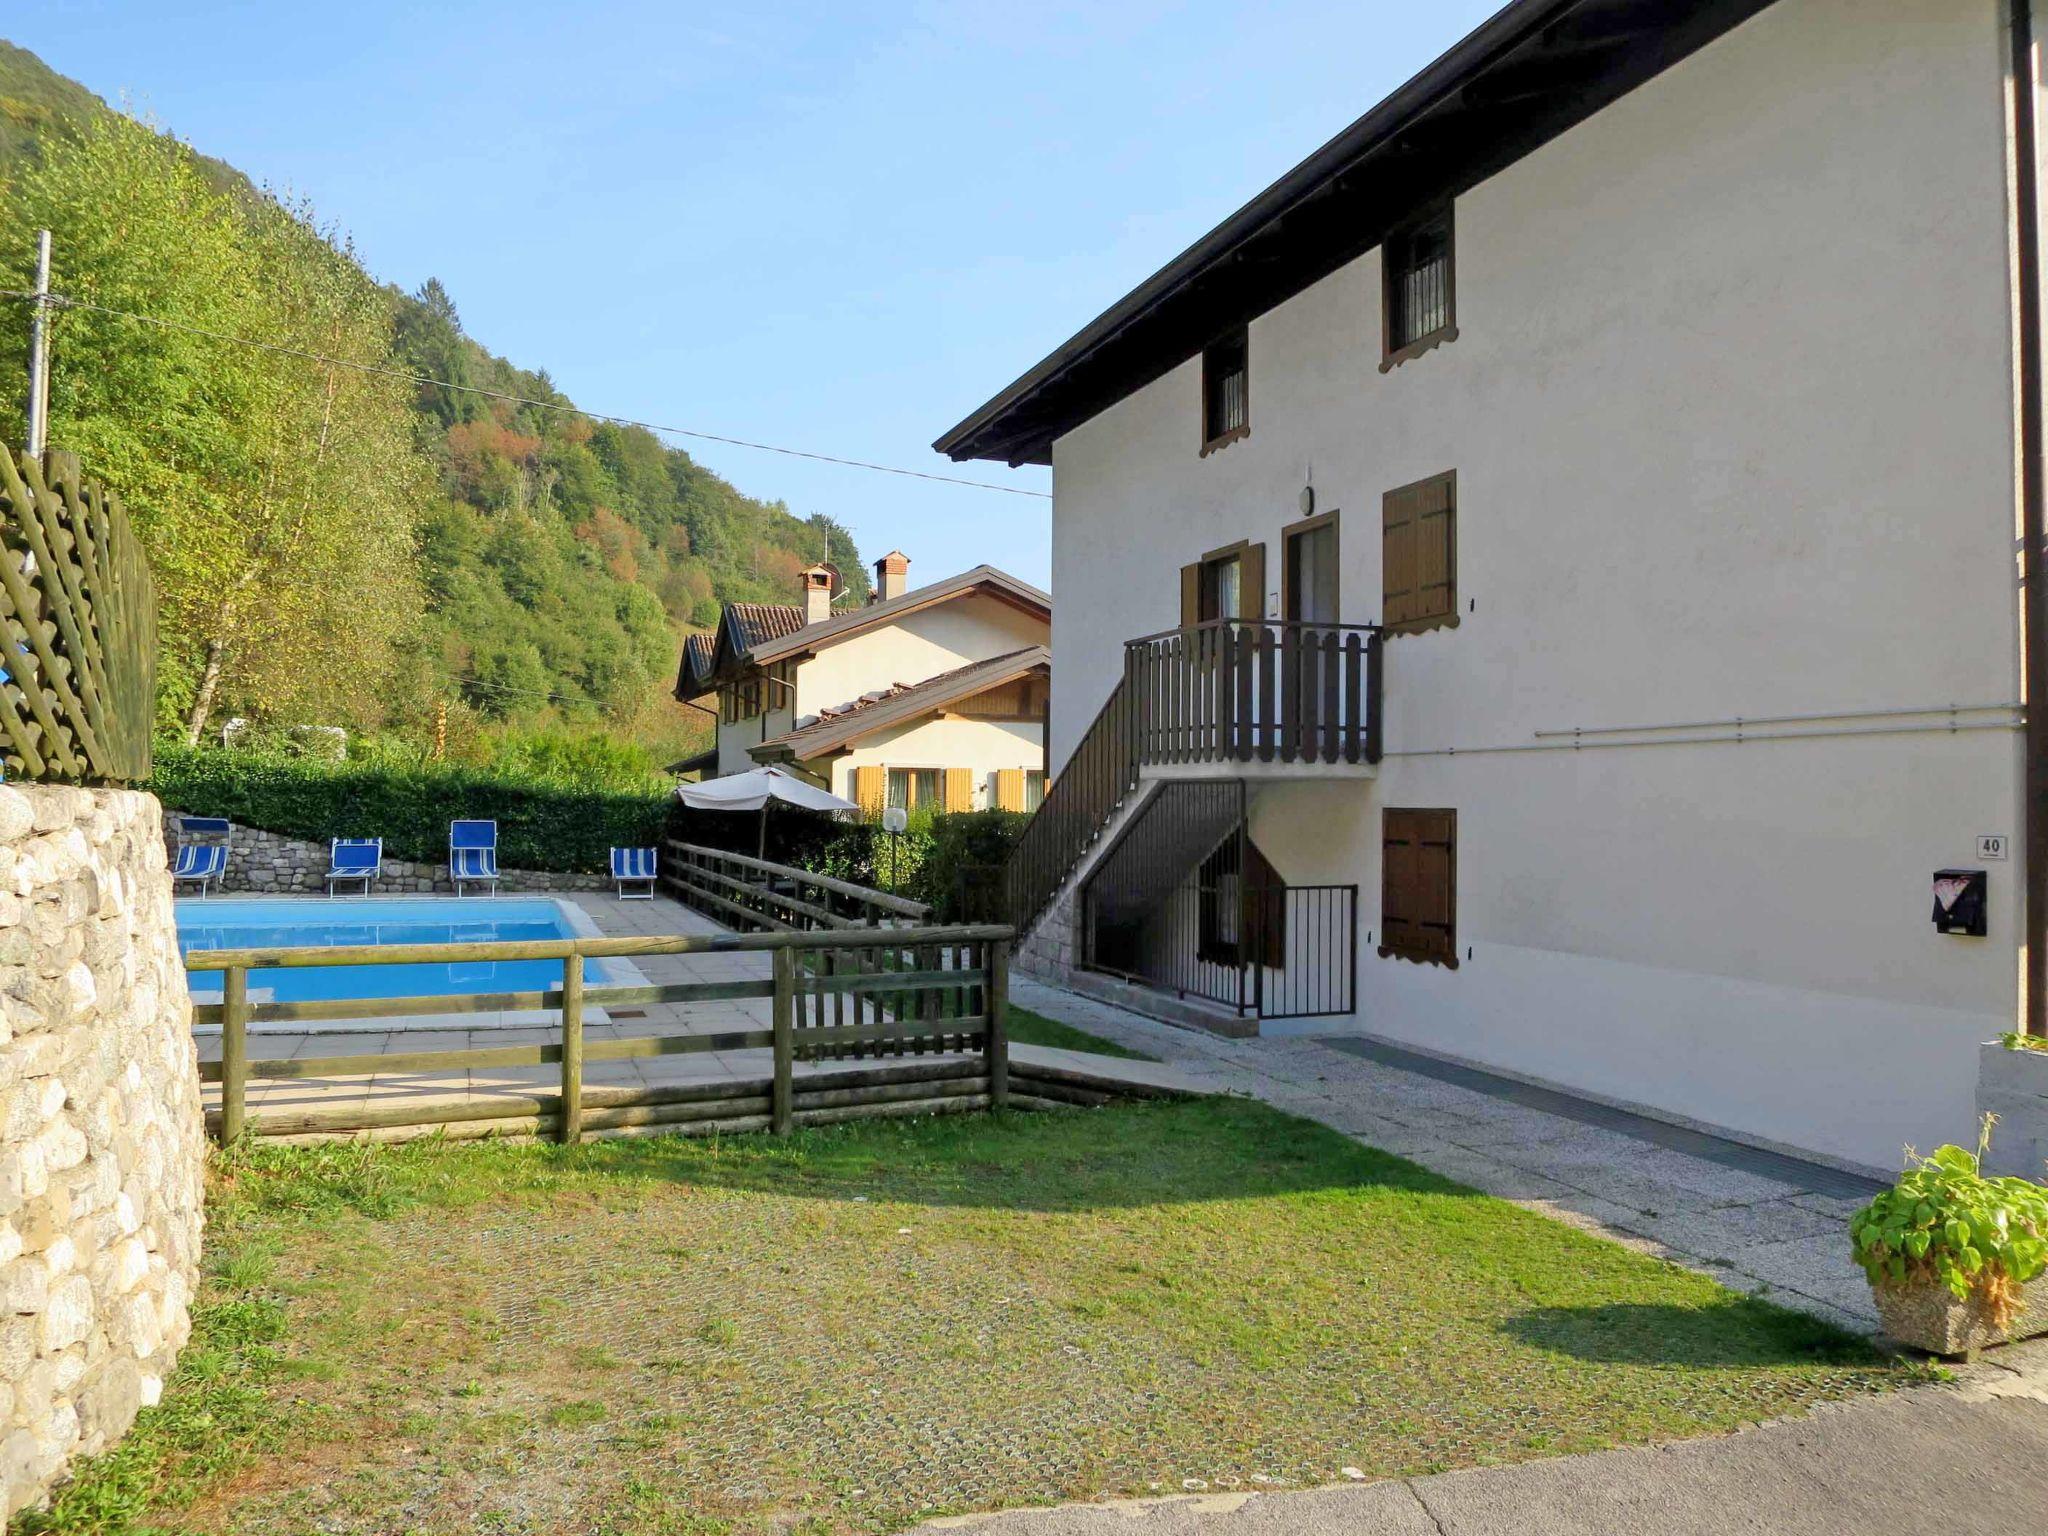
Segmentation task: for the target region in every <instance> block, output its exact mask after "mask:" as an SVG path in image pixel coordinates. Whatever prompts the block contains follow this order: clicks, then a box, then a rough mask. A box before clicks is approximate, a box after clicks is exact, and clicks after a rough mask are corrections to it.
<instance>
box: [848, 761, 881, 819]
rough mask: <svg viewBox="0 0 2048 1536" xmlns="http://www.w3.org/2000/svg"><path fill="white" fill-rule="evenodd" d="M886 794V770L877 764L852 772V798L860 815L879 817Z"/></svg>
mask: <svg viewBox="0 0 2048 1536" xmlns="http://www.w3.org/2000/svg"><path fill="white" fill-rule="evenodd" d="M888 794H889V778H888V770H887V769H886V768H883V767H882V766H881V765H880V764H879V763H877V764H873V765H870V766H868V767H862V768H856V769H854V770H853V798H854V803H855V804H857V805H858V806H859V807H860V813H861V815H863V816H879V815H881V814H882V806H883V805H884V803H886V801H887V799H888Z"/></svg>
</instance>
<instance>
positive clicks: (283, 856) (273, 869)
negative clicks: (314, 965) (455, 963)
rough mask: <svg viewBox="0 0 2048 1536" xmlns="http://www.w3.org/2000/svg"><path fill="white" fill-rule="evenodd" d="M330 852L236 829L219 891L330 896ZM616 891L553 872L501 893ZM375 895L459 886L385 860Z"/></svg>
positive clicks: (191, 889) (346, 889) (447, 891)
mask: <svg viewBox="0 0 2048 1536" xmlns="http://www.w3.org/2000/svg"><path fill="white" fill-rule="evenodd" d="M176 820H177V818H176V817H172V818H171V821H172V830H171V832H170V834H169V836H168V837H167V839H166V846H167V847H168V848H170V849H173V850H175V848H176V846H177V841H178V839H177V834H176V831H175V824H176ZM328 853H329V849H328V846H327V844H325V843H314V842H308V841H307V840H306V839H304V838H299V837H286V836H284V835H282V834H281V833H277V832H265V831H262V830H261V829H259V828H256V827H244V826H239V825H238V826H234V827H233V828H232V829H231V830H230V831H229V833H228V869H227V874H226V876H225V877H224V878H223V879H222V881H221V883H220V885H219V886H217V887H215V889H218V890H224V891H242V892H245V893H247V894H248V895H251V896H290V895H296V894H302V893H307V892H310V893H313V894H315V895H324V894H326V891H327V870H328V866H329V860H328ZM611 888H612V881H611V877H610V876H609V875H587V874H572V873H565V872H563V871H560V870H548V869H501V870H499V871H498V889H499V890H501V891H608V890H610V889H611ZM180 889H181V890H182V891H183V892H184V893H186V894H194V893H196V892H197V890H198V887H197V886H182V887H180ZM362 889H363V887H362V882H360V881H357V880H351V881H349V882H348V883H347V884H346V885H343V886H342V887H341V890H342V893H343V894H344V895H350V896H355V895H360V894H362ZM370 889H371V894H372V895H383V896H429V895H437V894H438V895H448V896H452V895H453V894H454V893H455V885H454V882H453V881H451V880H450V879H449V878H448V866H447V864H445V863H440V864H418V863H414V862H413V861H412V860H410V859H394V858H390V857H388V856H387V857H386V858H385V860H384V872H383V874H381V875H380V876H379V877H378V879H377V883H376V884H375V885H374V886H372V887H371V888H370ZM469 889H470V890H471V891H472V892H475V893H476V894H479V895H481V894H482V892H483V888H482V887H480V886H476V885H471V886H470V887H469Z"/></svg>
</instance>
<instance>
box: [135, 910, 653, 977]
mask: <svg viewBox="0 0 2048 1536" xmlns="http://www.w3.org/2000/svg"><path fill="white" fill-rule="evenodd" d="M176 907H177V919H178V953H179V954H181V955H184V954H189V953H190V952H191V951H193V950H195V949H283V948H296V947H300V946H304V945H336V944H351V945H355V944H376V945H385V944H457V943H460V944H467V943H477V942H480V941H484V940H508V939H570V938H596V937H597V936H598V931H597V927H596V925H595V924H593V923H592V922H591V921H590V919H589V918H588V917H587V916H585V915H584V914H583V912H582V911H580V910H579V909H578V908H576V907H575V906H573V905H571V904H570V903H568V902H565V901H552V900H548V899H546V898H525V899H500V898H497V897H461V898H458V897H445V896H444V897H421V898H417V899H408V898H405V897H372V898H370V899H368V900H356V901H344V900H329V899H328V898H325V897H318V896H315V897H302V898H297V899H293V898H271V899H268V900H249V901H224V900H221V899H220V898H218V897H215V898H212V899H200V898H196V897H187V898H184V899H182V900H180V901H179V902H177V903H176ZM583 964H584V975H585V979H586V980H587V981H589V982H590V983H591V984H592V985H594V986H606V985H622V984H632V983H636V982H638V981H639V980H640V979H641V978H640V974H639V972H638V970H637V969H635V968H634V967H633V966H631V965H629V964H628V963H626V962H625V961H622V960H586V961H584V963H583ZM191 981H192V996H193V999H194V1000H195V1001H197V1002H219V1001H220V995H221V973H220V972H219V971H200V972H198V973H196V974H194V975H192V976H191ZM561 984H562V962H561V961H559V960H477V961H458V962H455V963H453V964H442V965H334V966H315V967H308V968H304V969H300V968H297V967H293V968H284V967H275V968H269V969H264V970H255V971H251V972H250V973H249V1001H251V1002H252V1003H270V1002H279V1003H284V1002H299V1001H303V1000H307V999H312V998H346V997H456V996H464V995H469V994H474V993H478V992H538V991H544V990H546V989H547V988H550V987H559V986H560V985H561Z"/></svg>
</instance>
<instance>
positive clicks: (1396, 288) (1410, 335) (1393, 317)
mask: <svg viewBox="0 0 2048 1536" xmlns="http://www.w3.org/2000/svg"><path fill="white" fill-rule="evenodd" d="M1380 267H1381V303H1380V307H1381V311H1382V319H1383V321H1384V324H1385V343H1384V348H1383V356H1382V358H1381V361H1380V372H1382V373H1385V372H1386V371H1387V370H1388V369H1389V368H1393V367H1395V366H1397V365H1398V364H1401V363H1405V362H1407V361H1408V359H1409V358H1411V357H1418V356H1420V355H1421V354H1422V353H1424V352H1427V351H1428V350H1429V349H1430V348H1431V347H1433V346H1435V345H1437V343H1439V342H1444V341H1456V340H1457V339H1458V310H1457V303H1456V290H1455V286H1454V284H1455V264H1454V263H1453V261H1452V257H1451V210H1450V209H1449V208H1445V209H1443V210H1442V211H1441V212H1439V213H1437V214H1435V215H1433V216H1432V217H1430V218H1428V219H1425V220H1424V221H1423V222H1421V223H1419V224H1414V225H1411V226H1410V227H1409V228H1407V229H1405V230H1401V231H1399V232H1398V233H1395V234H1392V235H1389V236H1387V239H1386V243H1385V245H1384V246H1383V247H1382V248H1381V263H1380Z"/></svg>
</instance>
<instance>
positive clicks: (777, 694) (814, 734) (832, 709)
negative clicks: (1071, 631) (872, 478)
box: [676, 550, 1052, 812]
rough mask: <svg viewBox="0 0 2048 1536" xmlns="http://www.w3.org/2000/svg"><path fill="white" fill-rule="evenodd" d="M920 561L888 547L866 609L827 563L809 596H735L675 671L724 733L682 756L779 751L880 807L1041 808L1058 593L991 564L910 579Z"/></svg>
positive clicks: (746, 762)
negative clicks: (921, 580) (778, 599)
mask: <svg viewBox="0 0 2048 1536" xmlns="http://www.w3.org/2000/svg"><path fill="white" fill-rule="evenodd" d="M909 566H910V561H909V559H908V557H906V556H905V555H903V554H902V553H901V552H900V551H893V550H892V551H891V552H890V553H889V554H886V555H884V556H882V558H881V559H879V560H877V561H876V562H875V587H874V596H873V599H872V600H871V601H870V602H868V603H867V604H865V605H863V606H860V607H854V608H834V607H833V605H832V583H833V580H834V573H833V572H832V571H831V569H830V568H829V567H826V566H812V567H810V568H809V569H807V570H805V571H804V572H802V573H801V575H802V580H803V583H804V590H803V592H801V593H800V594H798V595H799V597H800V598H801V599H802V601H800V602H798V603H795V604H780V603H727V604H726V605H725V610H724V612H723V614H722V615H721V616H720V619H719V624H718V627H717V629H716V630H713V631H710V632H708V633H705V634H701V635H692V636H691V637H690V640H689V642H688V643H687V644H686V645H685V646H684V649H683V659H682V667H681V670H680V672H679V674H678V676H677V679H676V697H677V698H679V699H681V700H682V701H683V702H684V703H687V704H695V705H697V706H698V707H699V708H703V709H706V710H709V711H711V712H712V713H713V714H715V716H716V718H717V722H718V725H717V738H716V741H715V743H714V745H713V747H712V748H711V750H710V751H709V752H707V753H706V754H705V755H704V757H703V758H702V759H701V760H697V761H693V762H692V763H690V764H687V765H678V766H687V767H692V768H695V769H697V770H699V771H702V772H705V773H707V774H710V775H713V776H718V775H724V774H728V773H740V772H744V771H745V770H747V769H749V768H753V767H756V766H757V765H760V764H763V763H776V764H780V765H781V766H783V767H786V768H789V769H791V770H793V771H795V772H797V773H801V774H803V775H804V776H805V777H807V778H810V779H812V780H814V781H815V782H817V783H818V784H820V785H822V786H823V787H825V788H826V789H829V790H831V791H832V792H833V793H834V794H837V795H840V796H842V797H844V798H845V799H848V800H852V801H855V802H856V803H858V804H859V805H860V806H861V807H862V808H863V809H864V810H869V811H873V812H879V811H880V810H881V808H882V807H883V806H884V805H885V804H886V805H900V806H903V807H905V808H906V809H916V808H918V807H921V806H929V807H935V808H938V809H943V810H947V811H968V810H988V809H1000V810H1016V811H1023V810H1031V809H1035V808H1036V807H1037V805H1038V802H1039V800H1040V798H1041V797H1042V795H1043V792H1044V785H1045V715H1046V708H1047V705H1048V698H1049V691H1050V680H1049V673H1050V670H1051V660H1050V656H1049V654H1048V651H1047V642H1048V640H1049V637H1050V626H1051V621H1052V599H1051V598H1049V597H1048V596H1047V595H1046V594H1045V593H1044V592H1041V591H1040V590H1039V589H1038V588H1036V587H1033V586H1031V585H1030V584H1028V583H1026V582H1022V581H1019V580H1018V579H1017V578H1016V577H1014V576H1011V575H1009V574H1008V573H1007V572H1004V571H999V570H997V569H995V568H994V567H993V566H987V565H981V566H976V567H975V568H974V569H973V570H971V571H965V572H963V573H961V574H960V575H958V576H953V577H949V578H947V579H946V580H944V581H939V582H934V583H932V584H931V585H930V586H925V587H917V588H912V587H910V585H909V580H908V571H909Z"/></svg>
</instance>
